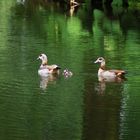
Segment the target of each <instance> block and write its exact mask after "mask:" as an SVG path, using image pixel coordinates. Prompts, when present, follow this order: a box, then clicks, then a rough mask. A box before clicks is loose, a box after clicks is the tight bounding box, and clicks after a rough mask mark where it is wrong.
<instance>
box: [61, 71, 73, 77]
mask: <svg viewBox="0 0 140 140" xmlns="http://www.w3.org/2000/svg"><path fill="white" fill-rule="evenodd" d="M63 75H64V77H65V78H68V77H71V76H72V75H73V73H72V72H71V71H69V70H68V69H65V70H64V71H63Z"/></svg>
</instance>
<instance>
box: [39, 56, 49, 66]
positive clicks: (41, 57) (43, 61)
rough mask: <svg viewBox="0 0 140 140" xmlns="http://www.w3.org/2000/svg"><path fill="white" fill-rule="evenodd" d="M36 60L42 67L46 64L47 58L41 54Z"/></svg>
mask: <svg viewBox="0 0 140 140" xmlns="http://www.w3.org/2000/svg"><path fill="white" fill-rule="evenodd" d="M38 60H41V61H42V65H45V64H47V62H48V58H47V56H46V54H43V53H42V54H40V55H39V56H38Z"/></svg>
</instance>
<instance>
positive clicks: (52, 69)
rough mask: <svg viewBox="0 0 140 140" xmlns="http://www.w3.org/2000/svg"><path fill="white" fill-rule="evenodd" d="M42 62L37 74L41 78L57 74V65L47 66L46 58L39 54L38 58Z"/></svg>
mask: <svg viewBox="0 0 140 140" xmlns="http://www.w3.org/2000/svg"><path fill="white" fill-rule="evenodd" d="M38 59H39V60H41V61H42V63H41V65H40V68H39V70H38V74H39V75H40V76H42V77H46V76H48V75H49V74H59V69H60V67H59V66H58V65H55V64H54V65H48V58H47V56H46V55H45V54H40V55H39V57H38Z"/></svg>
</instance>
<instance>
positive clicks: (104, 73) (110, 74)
mask: <svg viewBox="0 0 140 140" xmlns="http://www.w3.org/2000/svg"><path fill="white" fill-rule="evenodd" d="M94 63H100V68H99V70H98V78H99V79H102V80H105V81H116V80H118V79H119V80H120V78H125V77H124V75H125V73H126V72H125V71H124V70H106V68H105V59H104V58H103V57H99V58H98V59H97V60H96V61H95V62H94Z"/></svg>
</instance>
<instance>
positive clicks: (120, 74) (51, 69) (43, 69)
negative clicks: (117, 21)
mask: <svg viewBox="0 0 140 140" xmlns="http://www.w3.org/2000/svg"><path fill="white" fill-rule="evenodd" d="M38 59H40V60H41V61H42V63H41V65H40V68H39V70H38V74H39V75H40V76H41V77H45V76H48V75H49V74H59V70H60V67H59V66H58V65H56V64H54V65H48V59H47V56H46V55H45V54H40V55H39V57H38ZM94 63H100V67H99V70H98V77H100V78H101V79H102V80H105V79H108V78H111V79H116V78H121V79H122V78H124V75H125V74H126V72H125V71H124V70H106V68H105V59H104V58H103V57H99V58H98V59H97V60H96V61H95V62H94ZM63 74H64V75H65V74H68V75H69V74H70V75H71V74H72V72H70V71H68V70H67V69H66V70H64V72H63ZM68 75H67V76H68Z"/></svg>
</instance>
